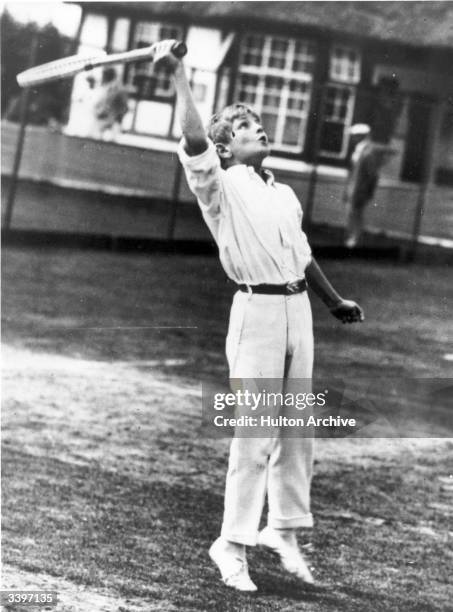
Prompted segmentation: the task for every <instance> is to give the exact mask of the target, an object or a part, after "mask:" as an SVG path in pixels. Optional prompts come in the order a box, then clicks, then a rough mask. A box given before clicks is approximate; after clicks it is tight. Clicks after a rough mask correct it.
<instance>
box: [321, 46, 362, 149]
mask: <svg viewBox="0 0 453 612" xmlns="http://www.w3.org/2000/svg"><path fill="white" fill-rule="evenodd" d="M338 49H342V50H343V51H344V52H345V54H346V53H350V52H353V53H355V54H356V57H357V67H356V68H355V69H354V74H353V75H352V76H350V77H349V78H348V76H347V74H344V73H345V72H346V70H343V71H340V72H337V71H334V70H333V65H334V62H335V59H334V54H335V51H336V50H338ZM342 73H343V74H342ZM361 75H362V55H361V52H360V49H358V48H357V47H355V46H352V45H347V44H342V43H333V44H332V45H331V47H330V49H329V54H328V80H327V82H326V83H324V85H323V88H324V89H323V95H322V101H323V102H322V116H321V126H322V127H321V131H322V128H323V127H324V125H325V124H326V123H327V122H330V123H337V124H342V125H343V139H342V145H341V150H340V151H339V152H335V151H329V150H326V149H321V148H320V149H319V155H320V156H321V157H323V158H326V159H331V160H336V161H343V160H345V159H346V157H347V154H348V149H349V141H350V135H349V133H348V130H349V128H350V127H351V125H352V121H353V117H354V111H355V105H356V100H357V88H358V84H359V83H360V79H361ZM329 88H331V89H337V90H340V91H341V90H343V91H345V90H347V91H348V92H349V97H348V100H347V106H346V113H345V118H344V121H340V120H335V118H333V119H331V118H327V117H326V103H327V92H328V90H329Z"/></svg>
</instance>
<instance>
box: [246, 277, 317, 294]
mask: <svg viewBox="0 0 453 612" xmlns="http://www.w3.org/2000/svg"><path fill="white" fill-rule="evenodd" d="M238 286H239V290H240V291H243V292H244V293H249V292H252V293H262V294H264V295H293V294H294V293H303V292H304V291H306V290H307V283H306V281H305V278H302V279H300V280H297V281H292V282H290V283H285V284H284V285H266V284H263V285H238Z"/></svg>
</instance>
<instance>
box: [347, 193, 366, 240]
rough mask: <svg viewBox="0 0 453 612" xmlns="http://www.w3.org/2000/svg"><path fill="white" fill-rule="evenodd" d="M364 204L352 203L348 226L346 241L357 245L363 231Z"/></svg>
mask: <svg viewBox="0 0 453 612" xmlns="http://www.w3.org/2000/svg"><path fill="white" fill-rule="evenodd" d="M363 215H364V205H363V204H361V205H357V204H355V203H353V204H351V207H350V210H349V215H348V221H347V226H346V243H347V245H348V246H355V245H356V244H357V243H358V241H359V238H360V236H361V234H362V231H363Z"/></svg>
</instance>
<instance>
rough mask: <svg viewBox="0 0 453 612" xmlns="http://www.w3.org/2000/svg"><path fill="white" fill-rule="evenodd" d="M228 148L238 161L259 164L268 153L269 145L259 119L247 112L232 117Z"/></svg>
mask: <svg viewBox="0 0 453 612" xmlns="http://www.w3.org/2000/svg"><path fill="white" fill-rule="evenodd" d="M228 148H229V149H230V151H231V153H232V155H233V157H234V159H235V160H237V161H238V162H239V163H241V164H249V165H254V164H260V163H261V162H262V161H263V159H264V158H265V157H267V156H268V155H269V153H270V146H269V140H268V138H267V135H266V132H265V131H264V129H263V126H262V125H261V123H260V121H259V119H258V118H257V117H254V116H253V115H248V114H247V115H244V116H243V117H239V118H237V119H234V120H233V126H232V139H231V141H230V143H229V145H228Z"/></svg>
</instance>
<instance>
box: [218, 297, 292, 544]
mask: <svg viewBox="0 0 453 612" xmlns="http://www.w3.org/2000/svg"><path fill="white" fill-rule="evenodd" d="M286 326H287V322H286V311H285V298H284V297H283V296H261V295H253V296H249V295H247V294H242V293H240V294H236V296H235V299H234V302H233V306H232V310H231V317H230V326H229V332H228V338H227V357H228V361H229V366H230V378H231V379H232V381H234V380H237V379H240V381H241V382H240V384H241V386H242V387H249V388H250V387H256V389H252V390H258V389H259V390H264V391H274V392H275V391H281V387H282V380H283V375H284V364H285V353H286ZM233 384H235V383H234V382H233ZM277 387H278V388H277ZM256 433H257V437H254V438H244V437H235V438H234V439H233V440H232V443H231V449H230V459H229V466H228V473H227V479H226V487H225V512H224V519H223V525H222V536H223V537H224V538H225V539H227V540H230V541H232V542H238V543H241V544H246V545H249V546H253V545H255V544H256V539H257V535H258V527H259V522H260V518H261V514H262V511H263V505H264V499H265V495H266V489H267V471H268V461H269V455H270V454H271V452H272V449H273V447H274V446H275V443H276V440H275V438H274V437H272V436H269V437H263V436H265V435H266V434H265V432H264V431H263V430H262V429H258V431H257V432H256ZM270 433H272V432H270ZM273 433H274V434H275V433H276V432H275V431H274V432H273Z"/></svg>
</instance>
